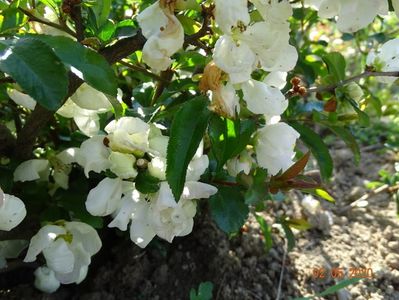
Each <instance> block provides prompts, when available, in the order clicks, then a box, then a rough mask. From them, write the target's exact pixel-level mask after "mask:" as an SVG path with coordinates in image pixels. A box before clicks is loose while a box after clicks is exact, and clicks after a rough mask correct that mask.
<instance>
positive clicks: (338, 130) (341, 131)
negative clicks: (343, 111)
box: [329, 126, 360, 164]
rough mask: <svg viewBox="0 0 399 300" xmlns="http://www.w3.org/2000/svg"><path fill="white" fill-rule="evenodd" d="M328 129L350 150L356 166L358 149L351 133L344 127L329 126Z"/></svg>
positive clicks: (358, 158)
mask: <svg viewBox="0 0 399 300" xmlns="http://www.w3.org/2000/svg"><path fill="white" fill-rule="evenodd" d="M329 128H330V130H331V131H332V132H334V133H335V134H336V135H337V136H339V137H340V138H341V139H342V140H343V141H344V142H345V144H346V145H347V146H348V147H349V148H350V149H351V150H352V152H353V155H354V156H355V162H356V164H358V163H359V162H360V148H359V145H358V143H357V141H356V139H355V137H354V136H353V135H352V133H351V132H350V131H349V130H347V129H345V128H344V127H339V126H329Z"/></svg>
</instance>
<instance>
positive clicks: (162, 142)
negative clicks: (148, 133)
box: [148, 135, 169, 157]
mask: <svg viewBox="0 0 399 300" xmlns="http://www.w3.org/2000/svg"><path fill="white" fill-rule="evenodd" d="M148 142H149V147H150V149H151V151H155V153H157V155H159V156H162V157H166V150H167V148H168V143H169V137H168V136H163V135H161V136H156V137H152V138H151V137H150V138H149V140H148Z"/></svg>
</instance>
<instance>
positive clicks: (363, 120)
mask: <svg viewBox="0 0 399 300" xmlns="http://www.w3.org/2000/svg"><path fill="white" fill-rule="evenodd" d="M345 99H346V100H348V101H349V103H350V105H352V107H353V109H354V110H355V111H356V113H357V115H358V116H359V124H360V125H361V126H364V127H367V126H369V125H370V118H369V116H368V115H367V114H366V113H365V112H364V111H362V110H361V109H360V108H359V105H358V104H357V102H356V101H355V100H353V99H352V98H349V97H345Z"/></svg>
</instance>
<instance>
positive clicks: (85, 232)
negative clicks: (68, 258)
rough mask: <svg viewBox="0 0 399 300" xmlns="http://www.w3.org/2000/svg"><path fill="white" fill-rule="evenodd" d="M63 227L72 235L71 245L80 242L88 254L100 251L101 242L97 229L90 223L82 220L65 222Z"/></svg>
mask: <svg viewBox="0 0 399 300" xmlns="http://www.w3.org/2000/svg"><path fill="white" fill-rule="evenodd" d="M65 228H66V229H67V230H68V232H70V233H71V234H72V235H73V239H72V245H74V244H75V243H81V244H82V246H83V248H84V249H85V251H87V252H88V253H89V254H90V255H94V254H96V253H97V252H98V251H100V249H101V246H102V243H101V239H100V237H99V236H98V233H97V231H96V230H95V229H94V228H93V227H91V226H90V225H88V224H86V223H82V222H66V223H65Z"/></svg>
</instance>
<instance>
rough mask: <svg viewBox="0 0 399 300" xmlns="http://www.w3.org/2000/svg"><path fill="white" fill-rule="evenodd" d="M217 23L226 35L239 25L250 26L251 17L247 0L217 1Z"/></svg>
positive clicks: (215, 13) (215, 12) (215, 11)
mask: <svg viewBox="0 0 399 300" xmlns="http://www.w3.org/2000/svg"><path fill="white" fill-rule="evenodd" d="M214 16H215V21H216V23H217V24H218V26H219V27H220V29H222V31H223V32H224V33H230V32H231V30H232V28H234V27H237V26H238V25H240V23H241V25H248V23H249V21H250V16H249V12H248V1H247V0H229V1H225V0H215V10H214Z"/></svg>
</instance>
